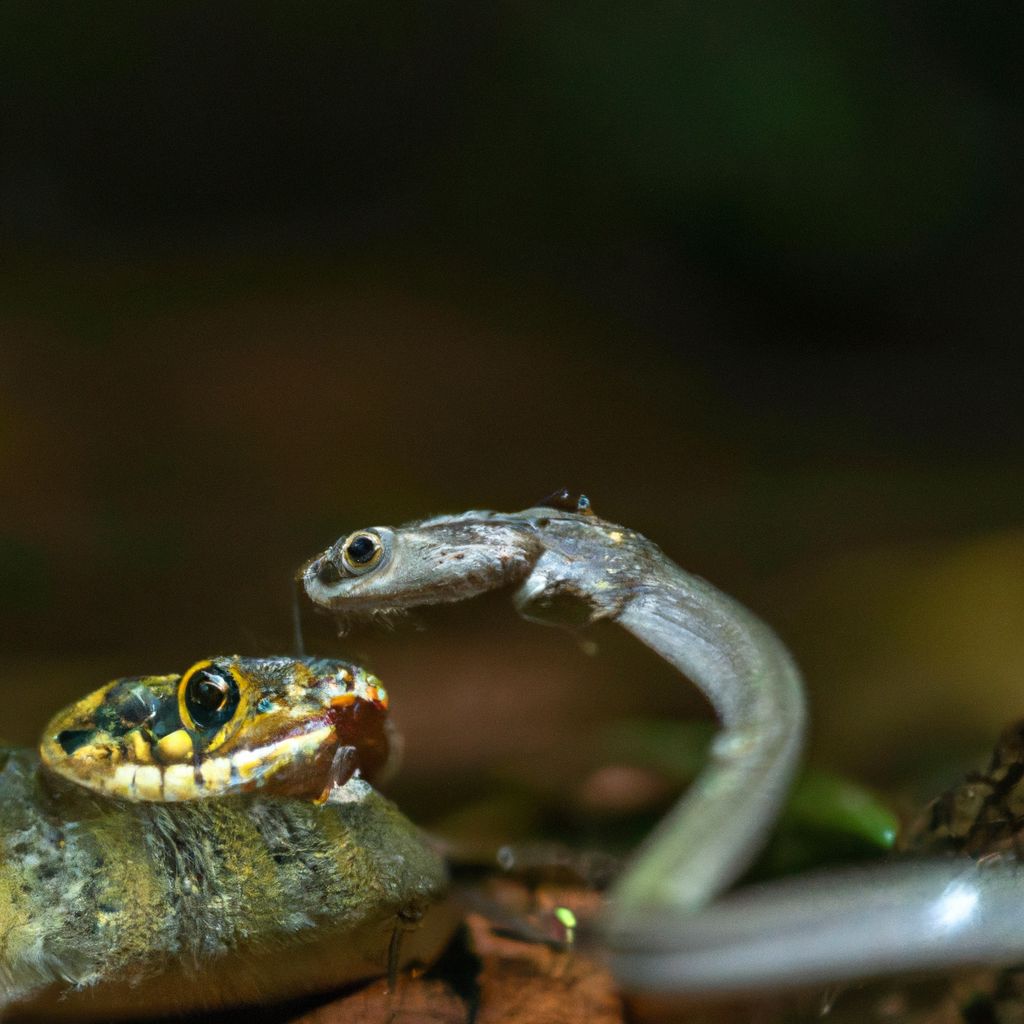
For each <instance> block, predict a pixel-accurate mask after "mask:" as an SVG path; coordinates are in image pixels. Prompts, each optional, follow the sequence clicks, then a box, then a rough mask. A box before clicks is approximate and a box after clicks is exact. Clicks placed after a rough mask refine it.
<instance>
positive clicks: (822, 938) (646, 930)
mask: <svg viewBox="0 0 1024 1024" xmlns="http://www.w3.org/2000/svg"><path fill="white" fill-rule="evenodd" d="M298 578H299V579H300V580H301V581H302V584H303V587H304V589H305V592H306V594H307V595H308V597H309V598H310V599H311V601H312V602H313V603H314V604H315V605H316V606H318V607H319V608H321V609H322V610H325V611H326V612H328V613H329V614H332V615H334V616H335V617H336V618H337V619H338V622H339V625H340V626H341V628H342V629H343V630H347V629H351V628H352V627H353V626H354V625H358V624H359V623H361V622H365V621H367V620H373V619H375V618H378V617H381V616H389V615H393V614H397V613H401V612H403V611H405V610H407V609H410V608H414V607H417V606H422V605H430V604H439V603H446V602H451V601H459V600H463V599H467V598H471V597H473V596H476V595H478V594H483V593H485V592H487V591H491V590H495V589H499V588H505V587H507V588H511V589H512V592H513V600H514V603H515V605H516V607H517V609H518V610H519V612H520V613H521V614H522V615H524V616H525V617H526V618H528V619H531V620H534V621H540V622H557V623H564V622H566V621H570V622H573V623H574V624H580V623H584V624H585V623H587V622H594V621H598V620H608V621H611V622H615V623H617V624H618V625H620V626H622V627H623V628H624V629H626V630H627V631H628V632H630V633H631V634H633V636H635V637H636V638H637V639H638V640H640V641H641V642H642V643H644V644H646V645H647V646H648V647H650V648H651V649H653V650H654V651H655V652H656V653H657V654H659V655H660V656H661V657H662V658H664V659H665V660H666V661H668V662H669V663H670V664H671V665H672V666H673V667H674V668H675V669H677V670H678V671H679V672H680V673H681V674H682V675H683V676H685V677H686V678H687V679H688V680H690V681H691V682H692V683H693V684H695V685H696V686H697V687H698V688H699V689H700V690H701V692H702V693H703V694H704V695H705V696H706V697H707V698H708V700H709V702H710V703H711V705H712V707H713V709H714V710H715V712H716V714H717V716H718V719H719V725H720V728H719V731H718V733H717V735H716V738H715V741H714V743H713V745H712V748H711V754H710V758H709V761H708V763H707V764H706V765H705V767H704V768H703V770H702V771H701V772H700V774H699V775H698V777H697V779H696V780H695V782H694V783H693V785H692V786H691V787H690V789H689V790H688V792H687V793H686V794H684V796H683V797H682V798H681V800H680V802H679V803H678V804H677V805H676V806H675V807H674V808H673V809H671V810H670V811H669V813H668V815H667V816H666V817H665V818H664V820H663V821H662V822H661V823H660V824H659V825H658V826H657V827H656V828H655V830H654V832H653V833H652V834H651V835H650V836H649V837H648V838H647V839H646V840H645V841H644V842H643V843H642V844H641V846H640V848H639V849H638V850H637V851H636V853H635V854H634V855H633V856H632V858H631V860H630V861H629V863H628V864H627V866H626V868H625V870H624V871H623V873H622V875H621V876H620V877H619V878H618V880H617V881H616V882H615V884H614V885H613V887H612V888H611V890H610V893H609V896H608V900H607V907H606V909H605V911H604V918H603V927H602V933H603V944H604V946H605V948H606V950H607V953H608V957H609V963H610V966H611V968H612V971H613V973H614V974H615V977H616V978H617V980H618V981H619V983H620V985H621V986H622V988H623V989H625V990H627V991H633V992H644V993H657V994H665V995H669V996H683V997H693V996H698V997H699V996H720V995H723V994H753V993H758V992H764V991H780V990H785V989H787V988H799V987H804V986H812V985H825V984H828V983H834V982H842V981H848V980H852V979H860V978H865V977H870V976H875V975H883V974H888V973H894V972H905V971H918V970H926V969H940V968H947V967H950V966H960V965H978V964H984V965H988V964H993V965H995V964H1005V963H1012V962H1014V961H1019V960H1021V959H1024V877H1022V873H1021V870H1020V868H1018V866H1017V864H1016V861H1015V858H1013V857H1006V856H999V857H990V858H982V859H980V860H978V859H975V858H972V857H969V856H963V855H960V856H953V857H939V856H935V855H932V856H928V855H925V856H921V857H919V858H912V859H907V860H904V861H894V862H892V863H880V864H874V865H870V866H863V867H858V868H853V869H846V870H835V869H833V870H825V871H818V872H813V873H809V874H806V875H801V876H797V877H794V878H789V879H785V880H779V881H774V882H769V883H764V884H760V885H756V886H741V887H740V888H739V889H735V890H733V891H731V892H730V891H728V890H729V889H730V886H732V885H733V883H735V882H736V880H737V879H738V878H740V876H741V875H742V874H743V872H744V870H745V869H746V868H747V867H748V866H749V865H750V864H751V862H752V860H753V859H754V857H755V856H756V854H757V853H758V852H759V851H760V850H761V848H762V847H763V845H764V843H765V842H766V840H767V838H768V836H769V834H770V832H771V828H772V825H773V823H774V821H775V819H776V817H777V815H778V813H779V811H780V809H781V807H782V804H783V801H784V799H785V797H786V794H787V792H788V789H789V787H790V784H791V782H792V779H793V775H794V772H795V769H796V767H797V765H798V762H799V758H800V754H801V750H802V748H803V743H804V736H805V732H806V728H807V712H806V705H805V699H804V688H803V684H802V681H801V677H800V674H799V671H798V669H797V667H796V665H795V662H794V660H793V658H792V656H791V655H790V653H789V651H788V649H787V648H786V646H785V645H784V643H783V642H782V640H781V639H780V638H779V637H778V636H777V634H776V633H775V632H774V631H773V630H772V629H771V628H770V627H769V626H767V625H766V624H765V623H764V622H763V621H762V620H761V619H760V618H758V617H757V616H756V615H754V613H753V612H751V611H749V610H748V609H747V608H745V607H744V606H743V605H741V604H740V603H739V602H737V601H736V600H735V599H733V598H732V597H730V596H728V595H727V594H725V593H723V592H722V591H720V590H719V589H718V588H716V587H715V586H713V585H712V584H711V583H709V582H707V581H706V580H704V579H702V578H701V577H699V576H696V575H694V574H692V573H689V572H687V571H685V570H684V569H682V568H681V567H680V566H679V565H677V564H676V563H675V562H674V561H673V560H672V559H670V558H669V557H668V556H667V555H666V554H665V553H664V552H663V551H661V549H660V548H658V547H657V546H656V545H655V544H654V543H653V542H651V541H650V540H648V539H647V538H646V537H644V536H643V535H642V534H640V533H638V532H636V531H634V530H631V529H628V528H627V527H624V526H621V525H618V524H616V523H614V522H611V521H608V520H605V519H603V518H601V517H600V516H598V515H597V514H596V513H595V511H594V509H593V507H592V506H591V503H590V501H589V500H588V499H587V498H586V497H585V496H584V495H580V494H575V493H572V492H570V491H569V490H567V489H563V490H561V491H558V492H555V494H553V495H551V496H550V497H549V498H547V499H545V500H544V501H542V502H541V503H539V504H538V505H536V506H533V507H530V508H527V509H524V510H523V511H520V512H512V513H502V512H494V511H490V510H471V511H467V512H462V513H456V514H452V515H441V516H433V517H429V518H427V519H420V520H415V521H412V522H408V523H405V524H403V525H400V526H372V527H363V528H360V529H357V530H354V531H351V532H349V533H346V534H343V535H342V536H341V537H339V538H338V539H337V540H336V541H335V542H334V543H332V544H331V545H329V546H328V547H327V548H326V549H324V550H323V551H321V552H319V553H318V554H317V555H315V556H314V557H313V558H311V559H310V560H309V561H308V562H306V563H305V564H304V565H303V566H302V568H301V569H300V570H299V573H298Z"/></svg>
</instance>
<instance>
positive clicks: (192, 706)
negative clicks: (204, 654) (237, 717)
mask: <svg viewBox="0 0 1024 1024" xmlns="http://www.w3.org/2000/svg"><path fill="white" fill-rule="evenodd" d="M180 685H181V689H180V693H181V704H182V710H183V712H184V714H183V715H182V718H183V720H184V721H185V725H186V726H188V727H190V728H193V729H196V730H205V729H214V728H216V727H218V726H221V725H223V724H224V723H225V722H226V721H228V719H229V718H231V716H232V715H233V714H234V713H235V709H236V708H237V707H238V700H239V690H238V681H237V680H236V679H235V676H234V673H232V671H231V669H229V668H224V667H222V666H220V665H215V664H213V663H211V662H207V663H205V664H204V663H200V664H199V665H196V666H195V668H193V669H191V670H190V671H189V672H187V673H186V674H185V676H184V677H183V678H182V680H181V684H180Z"/></svg>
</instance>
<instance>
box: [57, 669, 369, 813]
mask: <svg viewBox="0 0 1024 1024" xmlns="http://www.w3.org/2000/svg"><path fill="white" fill-rule="evenodd" d="M387 710H388V701H387V694H386V693H385V691H384V688H383V686H381V684H380V682H379V680H378V679H377V678H376V677H375V676H373V675H371V674H370V673H368V672H366V671H364V670H363V669H361V668H359V667H358V666H356V665H352V664H350V663H348V662H342V661H334V660H326V659H311V658H301V659H294V658H240V657H237V656H227V657H217V658H207V659H204V660H202V661H199V662H197V663H196V664H194V665H193V666H192V667H191V668H189V669H188V670H187V671H186V672H184V673H182V674H180V675H162V676H132V677H129V678H126V679H116V680H114V681H113V682H111V683H108V684H107V685H106V686H104V687H101V688H100V689H99V690H96V691H94V692H93V693H91V694H89V695H88V696H87V697H84V698H83V699H82V700H80V701H77V702H76V703H74V704H72V705H70V706H69V707H67V708H65V709H64V710H63V711H61V712H60V713H59V714H57V715H56V716H55V717H54V719H53V720H52V721H51V722H50V724H49V725H48V726H47V728H46V730H45V732H44V734H43V739H42V742H41V744H40V755H41V757H42V760H43V763H44V765H45V766H46V767H47V768H48V769H49V770H50V771H52V772H54V773H55V774H57V775H59V776H61V777H63V778H65V779H69V780H71V781H72V782H75V783H77V784H79V785H81V786H85V787H87V788H89V789H92V790H95V791H96V792H98V793H102V794H104V795H106V796H112V797H120V798H122V799H126V800H135V801H140V800H152V801H177V800H195V799H202V798H205V797H217V796H225V795H231V794H235V793H247V792H254V791H259V792H261V793H262V794H264V795H275V796H293V797H306V798H310V799H321V798H322V797H323V796H324V794H325V793H326V792H328V791H329V790H330V788H331V787H332V785H334V784H340V783H343V782H344V781H346V780H347V778H348V777H350V776H351V775H353V774H354V773H356V772H358V774H359V775H360V776H361V777H363V778H366V779H367V780H368V781H372V780H373V778H375V777H376V776H378V775H379V774H380V773H381V771H382V770H383V769H384V768H385V766H386V763H387V761H388V752H389V743H388V740H389V732H388V722H387ZM341 755H344V756H341ZM339 766H343V767H342V769H339ZM339 770H343V771H344V773H345V774H344V777H341V776H340V775H339Z"/></svg>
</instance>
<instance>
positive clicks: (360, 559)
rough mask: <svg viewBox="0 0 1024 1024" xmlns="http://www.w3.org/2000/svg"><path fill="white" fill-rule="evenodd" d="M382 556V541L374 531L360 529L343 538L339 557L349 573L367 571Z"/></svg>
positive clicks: (358, 573)
mask: <svg viewBox="0 0 1024 1024" xmlns="http://www.w3.org/2000/svg"><path fill="white" fill-rule="evenodd" d="M383 557H384V543H383V541H381V539H380V537H379V536H378V535H377V534H376V533H372V532H371V531H369V530H360V532H359V533H353V534H352V535H351V536H349V537H347V538H346V539H345V543H344V544H343V545H342V549H341V559H342V561H343V562H344V563H345V568H346V569H348V571H349V572H350V573H353V574H354V575H356V576H358V575H360V574H361V573H364V572H369V571H370V570H371V569H372V568H374V566H376V565H377V564H378V563H379V562H380V560H381V558H383Z"/></svg>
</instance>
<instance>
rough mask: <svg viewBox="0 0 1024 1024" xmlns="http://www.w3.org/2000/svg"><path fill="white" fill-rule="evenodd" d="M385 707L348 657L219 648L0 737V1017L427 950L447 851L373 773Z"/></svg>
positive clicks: (127, 1007)
mask: <svg viewBox="0 0 1024 1024" xmlns="http://www.w3.org/2000/svg"><path fill="white" fill-rule="evenodd" d="M388 709H389V702H388V695H387V693H386V691H385V689H384V687H383V685H382V684H381V683H380V681H379V680H378V679H377V678H376V677H375V676H373V675H372V674H370V673H369V672H366V671H365V670H364V669H362V668H360V667H359V666H356V665H354V664H351V663H349V662H345V661H340V660H329V659H314V658H286V657H279V658H244V657H239V656H235V655H232V656H220V657H214V658H204V659H202V660H200V661H198V662H195V663H194V664H193V665H191V667H189V668H188V669H187V670H186V671H184V672H181V673H174V674H167V675H151V676H145V675H143V676H132V677H127V678H121V679H117V680H114V681H113V682H110V683H108V684H106V685H105V686H103V687H101V688H100V689H98V690H96V691H95V692H93V693H91V694H89V695H88V696H86V697H84V698H82V699H81V700H79V701H77V702H75V703H73V704H72V705H70V706H69V707H68V708H66V709H64V710H63V711H61V712H59V713H58V714H57V715H56V716H55V717H54V718H53V720H52V721H51V722H50V723H49V725H47V727H46V729H45V730H44V732H43V735H42V739H41V741H40V744H39V748H38V750H28V749H16V748H0V1016H4V1015H5V1013H6V1014H9V1015H11V1016H13V1017H16V1018H17V1019H22V1018H33V1019H42V1020H52V1019H54V1018H56V1017H63V1016H69V1017H74V1018H75V1019H78V1020H86V1019H104V1020H106V1019H110V1018H112V1017H118V1016H133V1017H145V1016H156V1015H162V1014H167V1013H169V1012H172V1011H182V1010H190V1009H196V1008H204V1009H208V1008H212V1007H217V1006H228V1005H236V1004H240V1003H247V1002H255V1001H261V1002H266V1001H271V1000H279V999H284V998H289V997H292V996H296V995H299V994H306V993H309V992H315V991H322V990H326V989H329V988H336V987H337V986H339V985H342V984H346V983H349V982H352V981H355V980H359V979H363V978H368V977H372V976H375V975H379V974H381V973H387V972H388V971H393V970H394V969H396V968H397V967H398V966H399V965H401V964H404V963H410V962H420V961H422V962H427V961H429V960H431V959H433V958H434V957H435V956H436V954H437V952H438V950H439V949H440V948H441V947H442V946H443V945H444V943H445V942H446V941H447V938H448V937H449V935H450V931H451V927H452V922H451V920H449V919H448V918H446V912H445V910H444V906H445V904H444V895H445V892H446V888H447V878H446V869H445V866H444V864H443V862H442V861H441V859H440V857H439V856H438V854H437V853H436V852H435V851H434V849H433V848H432V847H431V846H430V844H429V843H428V842H427V841H426V840H425V839H424V837H423V836H422V835H421V834H420V833H419V831H418V830H417V829H416V828H415V827H414V826H413V825H412V824H411V823H410V822H409V821H408V820H407V819H406V818H405V817H404V816H403V815H402V814H401V813H400V812H399V811H398V810H397V809H396V808H395V807H394V805H393V804H391V803H390V802H389V801H387V800H386V799H384V798H383V797H382V796H381V795H380V794H379V793H378V792H377V790H376V789H375V788H373V785H372V783H374V782H375V781H377V780H379V779H380V778H381V777H382V776H383V775H384V774H385V773H386V772H387V771H388V767H389V761H390V759H391V758H390V728H389V724H388V722H389V719H388Z"/></svg>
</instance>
